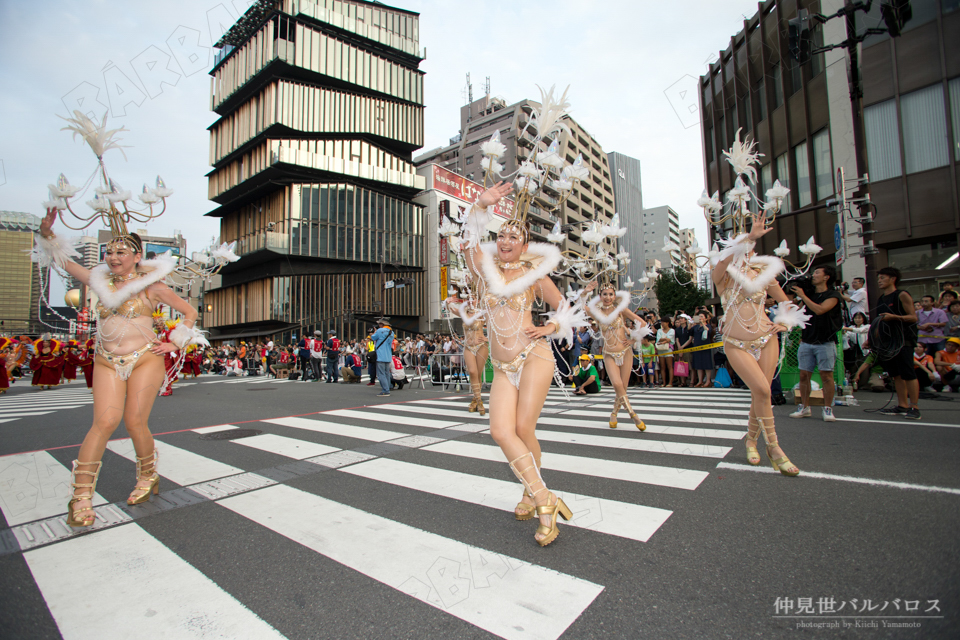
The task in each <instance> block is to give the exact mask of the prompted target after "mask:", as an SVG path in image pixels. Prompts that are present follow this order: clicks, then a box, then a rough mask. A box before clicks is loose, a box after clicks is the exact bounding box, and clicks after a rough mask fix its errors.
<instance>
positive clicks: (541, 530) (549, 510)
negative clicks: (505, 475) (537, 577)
mask: <svg viewBox="0 0 960 640" xmlns="http://www.w3.org/2000/svg"><path fill="white" fill-rule="evenodd" d="M523 464H526V465H527V466H526V467H523V468H520V467H521V465H523ZM510 468H511V469H512V470H513V473H514V475H516V476H517V478H518V479H519V480H520V482H522V483H523V486H524V488H525V489H526V490H527V491H528V492H530V495H532V496H533V497H534V500H536V497H537V494H540V493H546V494H547V498H546V501H547V504H545V505H539V506H538V507H537V515H538V516H541V515H542V516H553V518H552V519H551V521H550V526H549V527H548V526H546V525H543V524H541V525H540V526H538V527H537V534H536V535H540V536H543V537H542V538H537V537H536V536H534V539H535V540H536V541H537V544H539V545H540V546H541V547H545V546H547V545H548V544H550V543H551V542H553V541H554V540H556V539H557V536H558V535H560V529H559V528H558V527H557V515H558V514H559V515H560V516H561V517H562V518H563V519H564V520H569V519H570V518H572V517H573V513H572V512H571V511H570V509H569V508H567V505H566V504H564V502H563V500H561V499H560V498H557V497H556V496H555V495H553V494H552V493H550V491H549V490H548V489H547V485H546V484H544V482H543V477H542V476H541V475H540V470H539V469H538V468H537V464H536V460H535V459H534V457H533V453H530V452H527V453H525V454H523V455H522V456H520V457H519V458H517V459H516V460H511V461H510ZM531 471H532V472H533V474H530V472H531ZM526 475H535V477H534V478H532V479H531V478H527V477H526ZM536 485H540V488H539V489H536V490H534V488H533V487H534V486H536ZM551 496H552V497H553V498H554V500H556V502H554V503H553V504H549V503H550V498H551Z"/></svg>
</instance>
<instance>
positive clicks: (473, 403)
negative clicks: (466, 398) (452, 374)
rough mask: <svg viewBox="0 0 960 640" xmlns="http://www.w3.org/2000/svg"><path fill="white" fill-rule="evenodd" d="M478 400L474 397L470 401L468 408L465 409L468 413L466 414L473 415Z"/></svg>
mask: <svg viewBox="0 0 960 640" xmlns="http://www.w3.org/2000/svg"><path fill="white" fill-rule="evenodd" d="M478 399H479V398H477V397H476V396H474V398H473V400H471V401H470V406H469V407H467V411H468V412H470V413H473V412H475V411H476V410H477V400H478Z"/></svg>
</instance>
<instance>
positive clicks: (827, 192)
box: [813, 129, 834, 200]
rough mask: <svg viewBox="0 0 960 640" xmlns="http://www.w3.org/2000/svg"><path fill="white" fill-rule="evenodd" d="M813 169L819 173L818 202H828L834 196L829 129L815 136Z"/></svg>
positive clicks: (822, 130)
mask: <svg viewBox="0 0 960 640" xmlns="http://www.w3.org/2000/svg"><path fill="white" fill-rule="evenodd" d="M813 168H814V171H816V172H817V200H826V199H827V198H828V197H830V196H832V195H833V194H834V188H833V163H832V162H831V161H830V132H829V131H828V130H827V129H821V130H820V131H818V132H817V133H815V134H813Z"/></svg>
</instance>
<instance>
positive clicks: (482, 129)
mask: <svg viewBox="0 0 960 640" xmlns="http://www.w3.org/2000/svg"><path fill="white" fill-rule="evenodd" d="M539 106H540V103H538V102H536V101H533V100H521V101H520V102H517V103H515V104H512V105H509V106H508V105H507V103H506V101H504V100H503V99H502V98H497V97H490V96H489V95H487V96H484V97H482V98H479V99H478V100H475V101H473V102H471V103H469V104H466V105H464V106H463V107H461V108H460V133H459V134H457V135H456V136H454V137H453V138H451V139H450V144H449V145H448V146H446V147H441V148H437V149H432V150H430V151H427V152H425V153H423V154H421V155H419V156H417V157H416V158H415V159H414V162H415V163H416V165H417V166H418V167H422V166H424V165H428V164H434V165H437V166H439V167H440V168H442V169H446V170H448V171H451V172H453V173H455V174H459V175H461V176H463V177H465V178H466V179H467V180H469V181H471V182H473V183H479V184H481V185H482V183H483V178H484V170H483V169H482V168H481V166H480V163H481V160H482V158H483V156H482V154H481V153H480V144H481V143H483V142H486V141H487V140H489V139H490V136H492V135H493V134H494V132H495V131H500V142H502V143H503V144H504V146H506V148H507V152H506V154H505V155H504V157H502V158H501V159H500V163H501V164H502V165H503V167H504V168H503V174H504V175H509V174H511V173H514V172H515V171H516V170H517V168H518V167H519V166H520V163H521V162H523V160H525V159H526V158H527V155H528V154H529V153H530V150H531V149H532V148H533V142H532V141H533V139H534V137H535V136H536V131H535V129H534V128H533V126H532V125H530V126H529V128H528V124H529V123H530V114H531V113H532V112H533V110H534V109H535V108H539ZM564 122H566V123H567V125H568V126H569V127H570V133H566V132H563V133H561V134H560V135H559V136H558V140H559V147H560V148H559V150H558V153H559V155H560V156H561V157H562V158H564V159H565V160H566V161H567V162H570V163H572V162H574V161H575V160H576V158H577V156H578V155H580V156H582V157H583V162H584V166H587V167H588V168H589V169H590V177H589V178H588V179H587V180H584V181H582V182H580V183H579V184H578V185H577V187H576V188H575V189H574V191H573V194H572V195H571V196H570V197H569V198H568V199H567V200H566V202H564V203H563V205H562V206H560V208H559V210H557V211H549V210H547V209H542V208H539V207H536V206H531V207H530V226H531V237H532V239H533V240H535V241H540V242H544V241H545V239H546V235H547V234H548V233H550V231H551V230H552V229H553V225H554V224H555V223H556V222H557V221H558V220H559V221H560V224H561V225H565V227H564V232H565V233H566V234H567V239H566V240H565V241H564V242H563V244H562V245H561V246H560V248H561V249H563V250H572V251H576V252H578V253H581V254H583V253H585V252H586V250H587V248H586V247H585V246H584V245H583V243H582V242H581V236H580V234H581V233H582V232H583V230H585V228H586V227H585V223H589V222H592V221H594V220H596V221H598V222H600V224H608V223H609V221H610V220H611V219H612V218H613V214H614V213H615V209H614V201H613V186H612V183H611V179H610V169H609V166H608V161H607V155H606V154H605V153H604V152H603V149H602V148H601V146H600V143H598V142H597V141H596V140H595V139H594V138H593V136H591V135H590V134H589V133H588V132H587V131H586V130H585V129H584V128H583V127H582V126H581V125H580V124H579V123H578V122H577V121H576V120H574V119H573V118H568V119H566V120H565V121H564ZM525 129H526V131H525ZM544 192H545V193H544V195H545V197H546V199H547V202H548V203H550V204H551V205H553V204H556V203H557V202H558V200H557V198H559V195H560V194H559V193H558V192H557V191H555V190H553V188H552V187H551V186H550V185H549V184H548V185H545V187H544ZM433 231H436V229H435V228H434V230H433ZM601 246H603V247H604V248H605V249H606V250H607V251H608V252H610V251H612V252H613V253H616V244H615V243H614V241H613V240H611V239H607V240H605V241H604V243H603V244H602V245H601ZM563 284H564V286H566V282H564V283H563Z"/></svg>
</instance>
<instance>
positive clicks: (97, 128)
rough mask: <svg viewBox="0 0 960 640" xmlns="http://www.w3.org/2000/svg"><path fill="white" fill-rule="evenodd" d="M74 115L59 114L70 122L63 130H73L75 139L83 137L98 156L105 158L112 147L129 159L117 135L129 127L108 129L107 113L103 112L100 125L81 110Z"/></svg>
mask: <svg viewBox="0 0 960 640" xmlns="http://www.w3.org/2000/svg"><path fill="white" fill-rule="evenodd" d="M73 115H74V117H73V118H64V117H63V116H57V117H58V118H61V119H63V120H66V121H67V122H69V123H70V124H68V125H67V126H65V127H63V128H62V129H61V131H73V137H74V139H76V137H77V136H80V137H82V138H83V139H84V140H85V141H86V142H87V144H88V145H90V148H91V149H93V153H94V154H95V155H96V156H97V157H98V158H103V154H104V153H105V152H107V151H109V150H110V149H116V150H117V151H119V152H120V153H122V154H123V159H124V160H126V159H127V154H126V153H124V151H123V149H124V145H121V144H120V139H119V138H117V137H116V135H117V134H118V133H120V132H121V131H128V129H126V128H125V127H120V128H119V129H110V130H107V114H106V113H104V114H103V121H102V122H101V123H100V124H99V125H97V124H96V123H95V122H94V121H93V120H91V119H90V118H88V117H87V116H86V115H84V114H83V113H82V112H80V111H74V112H73Z"/></svg>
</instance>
